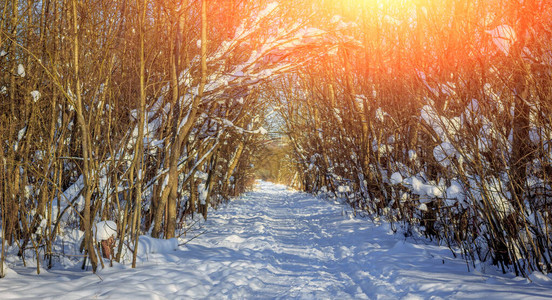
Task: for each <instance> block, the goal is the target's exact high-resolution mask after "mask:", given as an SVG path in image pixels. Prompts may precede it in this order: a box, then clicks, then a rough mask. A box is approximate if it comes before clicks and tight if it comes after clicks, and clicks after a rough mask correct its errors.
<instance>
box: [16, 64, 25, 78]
mask: <svg viewBox="0 0 552 300" xmlns="http://www.w3.org/2000/svg"><path fill="white" fill-rule="evenodd" d="M17 75H19V76H20V77H25V67H23V65H22V64H19V65H18V66H17Z"/></svg>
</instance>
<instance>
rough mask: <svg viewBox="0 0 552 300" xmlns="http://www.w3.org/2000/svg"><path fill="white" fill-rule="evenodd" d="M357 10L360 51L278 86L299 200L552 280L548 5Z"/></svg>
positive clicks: (355, 37) (348, 45) (344, 50)
mask: <svg viewBox="0 0 552 300" xmlns="http://www.w3.org/2000/svg"><path fill="white" fill-rule="evenodd" d="M345 2H347V4H346V5H347V6H343V5H344V3H345ZM349 2H350V3H349ZM349 2H348V1H342V2H339V1H337V2H335V4H334V6H333V7H332V5H331V3H330V4H327V6H325V7H326V8H329V9H334V12H338V13H341V14H342V21H339V22H348V21H354V22H355V23H356V24H357V26H356V27H355V29H354V30H351V31H348V33H349V34H350V36H351V41H349V42H344V43H342V44H341V45H339V46H338V47H337V48H336V49H334V51H330V52H328V55H327V56H325V57H324V58H323V59H320V60H319V61H318V63H317V64H316V65H310V66H309V67H308V68H305V69H304V70H303V72H302V73H301V75H294V77H293V78H291V77H289V80H281V81H279V83H278V84H279V86H280V88H281V91H282V92H284V93H285V95H284V96H283V97H281V95H279V96H278V97H275V98H277V99H278V101H280V103H281V113H282V115H283V116H284V117H283V119H284V120H286V123H285V130H286V132H287V134H288V136H289V141H290V144H291V145H292V146H293V148H294V151H293V155H294V162H295V164H296V168H297V175H298V176H299V177H300V179H301V180H300V187H301V188H303V189H304V190H307V191H310V192H326V191H327V192H330V193H333V194H336V195H338V196H342V197H346V198H347V199H348V201H349V203H350V204H351V205H352V206H354V207H355V208H356V209H358V210H362V211H367V212H369V213H371V214H375V215H383V216H386V217H387V218H388V219H389V220H391V221H393V222H398V223H401V224H406V225H407V228H410V229H408V230H411V229H417V230H420V231H421V232H423V233H424V234H425V235H427V236H428V237H431V238H435V239H437V240H439V241H440V242H442V243H445V244H447V245H449V246H450V247H451V248H452V247H459V249H460V251H461V253H462V254H463V255H464V256H465V257H466V259H468V260H471V261H473V262H475V261H477V260H481V261H485V260H492V262H493V263H495V264H497V265H500V266H501V267H502V268H503V270H507V269H509V268H512V269H514V270H515V272H516V273H518V274H528V273H527V272H531V271H533V270H539V271H543V272H549V271H550V270H551V268H552V261H551V259H552V256H551V253H550V249H551V246H552V244H551V237H552V235H551V232H550V230H551V229H552V227H551V226H550V225H551V224H550V223H551V221H552V211H551V210H552V207H551V203H552V202H551V201H550V196H551V195H552V189H551V188H552V187H551V184H550V183H551V175H552V174H551V172H550V171H551V170H552V169H551V166H552V165H551V163H552V156H551V154H552V153H551V152H550V151H551V147H550V142H551V138H552V131H551V130H552V127H551V124H552V123H551V119H550V117H551V114H550V112H551V111H550V110H551V109H552V102H551V100H552V93H551V92H552V91H551V87H552V42H551V40H552V39H551V38H552V22H550V20H551V18H552V8H551V6H550V3H549V1H539V0H525V1H500V0H496V1H465V0H447V1H396V2H394V3H395V4H396V5H393V4H391V1H389V2H387V5H384V4H382V3H383V2H379V4H378V2H377V1H373V2H369V3H368V2H362V1H357V2H354V1H349ZM399 2H400V3H399ZM355 3H356V4H355ZM354 5H357V7H355V8H353V7H354Z"/></svg>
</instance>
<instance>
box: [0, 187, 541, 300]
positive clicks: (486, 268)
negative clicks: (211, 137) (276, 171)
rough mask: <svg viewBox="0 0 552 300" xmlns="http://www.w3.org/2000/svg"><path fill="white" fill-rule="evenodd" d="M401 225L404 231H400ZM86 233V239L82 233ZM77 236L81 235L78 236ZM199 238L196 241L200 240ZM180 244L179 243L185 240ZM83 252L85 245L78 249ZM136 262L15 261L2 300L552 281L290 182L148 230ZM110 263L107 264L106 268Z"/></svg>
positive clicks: (352, 293)
mask: <svg viewBox="0 0 552 300" xmlns="http://www.w3.org/2000/svg"><path fill="white" fill-rule="evenodd" d="M399 230H401V229H399ZM77 237H78V236H77ZM77 237H75V238H77ZM193 237H196V238H194V239H192V238H193ZM184 242H186V243H185V244H184V245H182V246H178V243H180V244H182V243H184ZM77 248H78V247H77ZM138 250H139V251H138V252H139V256H138V260H137V262H138V263H137V268H135V269H131V268H130V266H129V265H128V264H118V263H114V266H113V267H106V268H105V269H101V270H100V271H99V272H98V274H97V275H94V274H92V273H91V272H90V271H82V270H80V264H78V263H77V264H75V265H74V266H73V267H69V268H67V269H62V268H60V267H56V268H54V269H51V270H42V272H41V275H39V276H37V275H34V272H35V269H34V268H33V267H32V266H31V264H32V261H27V263H28V264H29V266H28V267H23V266H22V263H21V262H12V263H9V264H8V269H7V276H6V277H5V278H3V279H0V295H2V296H1V298H2V299H20V298H21V297H25V298H27V299H54V298H63V299H95V298H99V299H466V298H470V299H546V298H549V297H550V295H551V294H552V279H551V278H550V276H548V275H543V274H541V273H538V272H535V273H533V274H530V276H529V278H530V280H529V279H524V278H521V277H515V276H513V275H512V274H502V273H500V272H499V271H498V270H497V269H496V268H495V267H493V266H491V265H485V264H482V263H476V265H475V269H474V268H473V266H472V265H471V264H470V270H471V271H468V268H467V266H466V263H465V261H463V260H462V259H461V258H460V255H458V257H456V258H455V257H453V255H452V254H451V252H450V250H449V249H448V248H447V247H445V246H438V245H436V244H434V243H433V242H431V241H429V240H424V239H423V238H422V237H420V236H415V237H413V238H406V239H405V237H404V235H403V234H393V232H392V230H391V226H390V225H389V224H386V223H380V224H377V223H376V224H374V223H372V222H371V221H370V220H369V219H368V218H362V217H353V212H352V210H351V209H350V208H349V207H348V206H345V205H342V204H340V203H337V202H334V201H331V200H324V199H320V198H315V197H313V196H311V195H309V194H305V193H300V192H296V191H293V190H290V189H288V188H287V187H285V186H280V185H274V184H270V183H260V184H259V185H258V186H257V190H256V191H253V192H250V193H248V194H246V195H244V196H242V197H240V198H238V199H234V200H232V201H231V202H230V203H229V204H228V205H226V206H222V207H219V209H218V210H216V211H213V212H212V213H211V214H210V215H209V219H208V220H207V221H206V222H204V223H203V224H202V227H201V228H195V229H193V230H190V231H189V232H188V236H187V237H185V238H181V240H180V241H177V239H171V240H157V239H153V238H150V237H145V236H141V237H140V241H139V248H138ZM108 265H109V264H106V266H108Z"/></svg>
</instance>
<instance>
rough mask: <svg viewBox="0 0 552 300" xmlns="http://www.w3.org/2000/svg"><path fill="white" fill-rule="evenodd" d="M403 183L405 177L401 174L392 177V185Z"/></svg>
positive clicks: (397, 173)
mask: <svg viewBox="0 0 552 300" xmlns="http://www.w3.org/2000/svg"><path fill="white" fill-rule="evenodd" d="M402 181H403V177H402V175H401V173H399V172H395V173H393V174H392V175H391V183H392V184H399V183H401V182H402Z"/></svg>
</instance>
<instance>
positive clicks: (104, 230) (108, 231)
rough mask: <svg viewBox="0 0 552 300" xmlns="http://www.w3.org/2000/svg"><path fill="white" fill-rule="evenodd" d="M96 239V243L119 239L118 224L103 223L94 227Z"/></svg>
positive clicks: (111, 222)
mask: <svg viewBox="0 0 552 300" xmlns="http://www.w3.org/2000/svg"><path fill="white" fill-rule="evenodd" d="M93 230H94V238H95V239H96V241H103V240H107V239H109V238H110V237H117V224H115V222H113V221H101V222H98V223H96V224H95V225H94V227H93Z"/></svg>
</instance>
